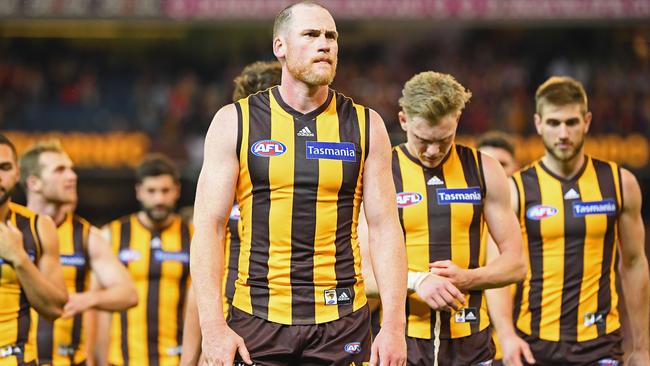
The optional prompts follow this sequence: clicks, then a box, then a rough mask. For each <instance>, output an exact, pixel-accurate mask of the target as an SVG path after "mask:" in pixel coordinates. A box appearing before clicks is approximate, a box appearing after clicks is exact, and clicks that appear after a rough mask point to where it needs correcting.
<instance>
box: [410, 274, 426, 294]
mask: <svg viewBox="0 0 650 366" xmlns="http://www.w3.org/2000/svg"><path fill="white" fill-rule="evenodd" d="M430 274H431V273H429V272H409V273H408V277H407V281H406V287H407V288H408V289H409V290H411V291H417V289H418V287H420V284H421V283H422V281H424V279H425V278H427V276H428V275H430Z"/></svg>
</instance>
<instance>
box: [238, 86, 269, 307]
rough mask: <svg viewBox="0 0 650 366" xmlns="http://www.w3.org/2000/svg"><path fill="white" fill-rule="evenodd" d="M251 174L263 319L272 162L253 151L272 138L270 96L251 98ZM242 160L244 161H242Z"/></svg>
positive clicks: (253, 273)
mask: <svg viewBox="0 0 650 366" xmlns="http://www.w3.org/2000/svg"><path fill="white" fill-rule="evenodd" d="M248 104H249V128H248V144H249V146H248V151H247V154H248V156H247V161H248V170H249V174H250V178H251V183H252V194H253V205H252V209H251V243H250V258H249V261H250V263H249V270H248V285H249V286H250V297H251V304H252V306H253V315H255V316H258V317H261V318H263V319H267V318H268V313H269V309H268V308H269V280H268V277H267V276H268V273H269V265H268V261H269V248H270V240H269V211H270V209H271V191H270V187H269V159H268V158H264V157H259V156H255V155H254V154H253V153H251V151H250V147H251V146H252V145H253V144H254V143H255V142H257V141H261V140H268V139H270V138H271V107H270V106H269V95H268V94H267V93H259V94H254V95H252V96H250V97H248ZM242 158H243V157H242Z"/></svg>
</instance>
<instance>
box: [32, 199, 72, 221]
mask: <svg viewBox="0 0 650 366" xmlns="http://www.w3.org/2000/svg"><path fill="white" fill-rule="evenodd" d="M63 207H64V206H63V205H62V204H60V203H54V202H49V201H47V200H46V199H45V198H43V197H41V196H39V195H30V194H28V195H27V208H29V209H30V210H32V211H34V212H36V213H37V214H39V215H47V216H49V217H51V218H52V220H53V221H54V223H55V224H56V226H59V225H61V223H62V222H63V221H64V220H65V216H66V215H67V214H68V213H67V212H66V211H65V210H64V209H63Z"/></svg>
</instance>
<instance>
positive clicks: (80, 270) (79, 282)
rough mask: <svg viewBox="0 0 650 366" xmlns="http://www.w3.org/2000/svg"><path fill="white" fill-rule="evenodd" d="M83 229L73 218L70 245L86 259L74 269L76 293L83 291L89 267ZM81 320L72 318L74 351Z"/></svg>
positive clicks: (76, 317) (76, 253)
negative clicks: (82, 264) (80, 265)
mask: <svg viewBox="0 0 650 366" xmlns="http://www.w3.org/2000/svg"><path fill="white" fill-rule="evenodd" d="M84 229H85V228H84V225H83V223H82V222H81V221H79V219H77V218H76V217H75V218H74V219H73V222H72V240H73V241H72V243H73V246H74V254H75V255H82V256H84V258H86V263H85V265H84V266H83V267H77V268H76V269H75V271H76V274H75V291H76V292H77V293H80V292H84V290H85V285H86V275H87V273H88V272H87V271H88V265H89V263H88V258H87V255H86V250H85V248H86V246H85V243H84ZM81 319H82V315H81V314H77V315H75V316H74V320H73V322H72V346H73V347H74V348H75V349H77V347H78V346H79V343H80V341H81Z"/></svg>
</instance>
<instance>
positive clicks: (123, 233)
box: [118, 216, 131, 366]
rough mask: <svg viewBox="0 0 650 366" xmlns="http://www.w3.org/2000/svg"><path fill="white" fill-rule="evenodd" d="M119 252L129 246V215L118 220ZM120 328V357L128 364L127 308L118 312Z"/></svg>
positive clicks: (126, 365)
mask: <svg viewBox="0 0 650 366" xmlns="http://www.w3.org/2000/svg"><path fill="white" fill-rule="evenodd" d="M120 229H121V230H120V249H119V252H118V253H120V252H121V251H122V250H127V249H129V248H130V246H131V217H130V216H127V217H125V218H123V219H122V220H121V221H120ZM124 266H126V267H127V270H128V267H129V263H128V262H124ZM120 323H121V324H120V329H121V342H120V343H121V346H122V359H123V361H124V366H129V333H128V327H129V318H128V313H127V310H123V311H121V312H120Z"/></svg>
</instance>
